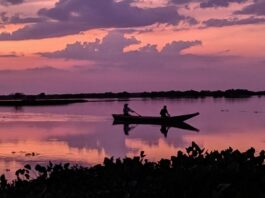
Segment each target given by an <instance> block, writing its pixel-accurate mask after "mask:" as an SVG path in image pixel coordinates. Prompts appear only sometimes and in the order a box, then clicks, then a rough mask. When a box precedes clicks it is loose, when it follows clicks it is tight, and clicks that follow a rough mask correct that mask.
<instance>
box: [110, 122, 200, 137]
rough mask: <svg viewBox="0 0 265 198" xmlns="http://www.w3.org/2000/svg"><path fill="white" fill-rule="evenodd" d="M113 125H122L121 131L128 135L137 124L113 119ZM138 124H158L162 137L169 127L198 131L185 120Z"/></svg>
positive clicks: (165, 134)
mask: <svg viewBox="0 0 265 198" xmlns="http://www.w3.org/2000/svg"><path fill="white" fill-rule="evenodd" d="M113 125H123V132H124V134H125V135H129V132H130V131H132V130H133V129H134V128H136V127H137V126H138V125H139V124H134V123H130V122H117V121H114V122H113ZM140 125H157V126H160V132H161V133H162V134H163V135H164V137H165V138H166V137H167V134H168V132H169V129H170V128H176V129H184V130H188V131H196V132H199V129H197V128H195V127H193V126H191V125H189V124H187V123H185V122H178V123H175V124H147V123H141V124H140Z"/></svg>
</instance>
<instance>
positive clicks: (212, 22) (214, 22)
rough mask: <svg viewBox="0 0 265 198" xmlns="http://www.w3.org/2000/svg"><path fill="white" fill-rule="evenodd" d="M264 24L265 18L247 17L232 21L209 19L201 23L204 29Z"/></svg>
mask: <svg viewBox="0 0 265 198" xmlns="http://www.w3.org/2000/svg"><path fill="white" fill-rule="evenodd" d="M261 23H265V18H256V17H249V18H245V19H239V18H232V19H209V20H207V21H203V24H204V25H205V27H225V26H233V25H248V24H261Z"/></svg>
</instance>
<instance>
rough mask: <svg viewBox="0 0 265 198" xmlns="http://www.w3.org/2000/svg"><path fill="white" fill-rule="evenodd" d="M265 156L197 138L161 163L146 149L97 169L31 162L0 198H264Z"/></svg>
mask: <svg viewBox="0 0 265 198" xmlns="http://www.w3.org/2000/svg"><path fill="white" fill-rule="evenodd" d="M264 159H265V152H264V151H261V152H260V153H259V155H255V149H254V148H250V149H249V150H247V151H246V152H240V151H238V150H233V149H232V148H228V149H226V150H223V151H211V152H208V151H205V150H204V149H201V148H200V147H199V146H198V145H197V144H195V143H194V142H193V143H192V145H191V146H190V147H188V148H187V149H186V152H185V153H184V152H182V151H179V152H178V153H177V155H176V156H172V157H171V159H161V160H160V161H159V162H156V163H155V162H150V161H148V160H147V159H145V155H144V152H141V154H140V156H136V157H134V158H125V159H123V160H121V159H116V160H114V159H113V158H106V159H105V160H104V163H103V164H102V165H96V166H93V167H91V168H85V167H81V166H70V165H69V164H64V165H63V164H59V165H54V164H52V163H49V165H48V166H46V167H44V166H40V165H36V167H35V170H33V169H32V168H31V166H30V165H26V166H25V167H24V168H23V169H20V170H18V171H17V172H16V176H17V179H16V180H15V181H13V182H12V183H10V184H9V183H8V182H7V180H6V178H5V176H4V175H2V176H1V177H0V197H4V198H6V197H19V198H21V197H29V198H31V197H34V198H38V197H47V198H50V197H65V198H66V197H69V198H70V197H73V198H74V197H152V198H153V197H168V198H170V197H183V198H184V197H185V198H187V197H203V198H205V197H213V198H223V197H224V198H230V197H231V198H235V197H264V196H265V188H264V186H265V165H264ZM32 171H35V172H37V175H38V176H37V178H31V175H32V174H31V172H32Z"/></svg>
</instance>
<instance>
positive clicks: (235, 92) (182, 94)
mask: <svg viewBox="0 0 265 198" xmlns="http://www.w3.org/2000/svg"><path fill="white" fill-rule="evenodd" d="M252 96H259V97H261V96H265V91H249V90H246V89H229V90H225V91H221V90H217V91H209V90H202V91H195V90H188V91H174V90H172V91H152V92H133V93H129V92H126V91H124V92H119V93H112V92H105V93H80V94H45V93H40V94H37V95H26V94H23V93H14V94H10V95H2V96H0V99H2V100H12V99H13V100H34V99H35V100H36V99H76V98H83V99H85V98H90V99H93V98H94V99H96V98H161V97H162V98H205V97H214V98H222V97H224V98H248V97H252Z"/></svg>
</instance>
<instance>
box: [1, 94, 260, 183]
mask: <svg viewBox="0 0 265 198" xmlns="http://www.w3.org/2000/svg"><path fill="white" fill-rule="evenodd" d="M125 102H127V103H129V106H130V107H131V108H133V109H134V110H135V111H136V112H138V113H140V114H142V115H159V111H160V108H161V107H162V106H163V105H165V104H166V105H167V106H168V110H169V113H171V114H172V115H179V114H187V113H193V112H200V115H199V116H197V117H194V118H192V119H190V120H188V121H187V123H189V124H190V125H192V126H193V127H196V128H198V129H199V130H200V132H194V131H188V130H183V129H178V128H170V129H169V132H168V135H167V137H166V138H165V137H164V135H163V134H162V133H161V132H160V126H148V125H144V126H143V125H133V126H132V127H134V128H133V129H132V130H131V131H130V132H129V135H125V134H124V131H123V126H121V125H115V126H113V125H112V122H113V120H112V117H111V114H112V113H120V112H121V111H122V107H123V104H124V103H125ZM192 141H195V142H197V143H198V144H199V145H200V146H201V147H204V148H206V149H208V150H220V149H225V148H228V147H229V146H231V147H234V148H237V149H239V150H241V151H244V150H246V149H248V148H250V147H251V146H253V147H255V148H256V149H257V150H258V151H259V150H262V149H265V100H264V98H255V97H254V98H250V99H240V100H239V99H237V100H235V99H234V100H232V99H213V98H206V99H156V100H149V99H144V100H142V99H132V100H130V101H107V102H106V101H98V102H88V103H80V104H72V105H67V106H51V107H23V108H20V109H15V108H11V107H1V108H0V174H5V175H6V176H7V177H8V178H9V179H13V178H14V171H15V170H17V169H18V168H21V167H23V166H24V165H25V164H28V163H29V164H32V165H34V164H37V163H39V164H46V163H47V162H49V161H52V162H55V163H60V162H71V163H72V164H81V165H86V166H89V165H94V164H98V163H102V162H103V160H104V158H105V157H111V156H114V157H116V158H118V157H121V158H123V157H125V156H135V155H138V154H139V153H140V152H141V151H145V154H146V155H147V158H148V159H150V160H153V161H157V160H159V159H161V158H168V157H170V156H172V155H175V154H176V153H177V151H178V150H179V149H182V150H183V149H185V148H186V147H187V146H189V145H190V144H191V142H192Z"/></svg>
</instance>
